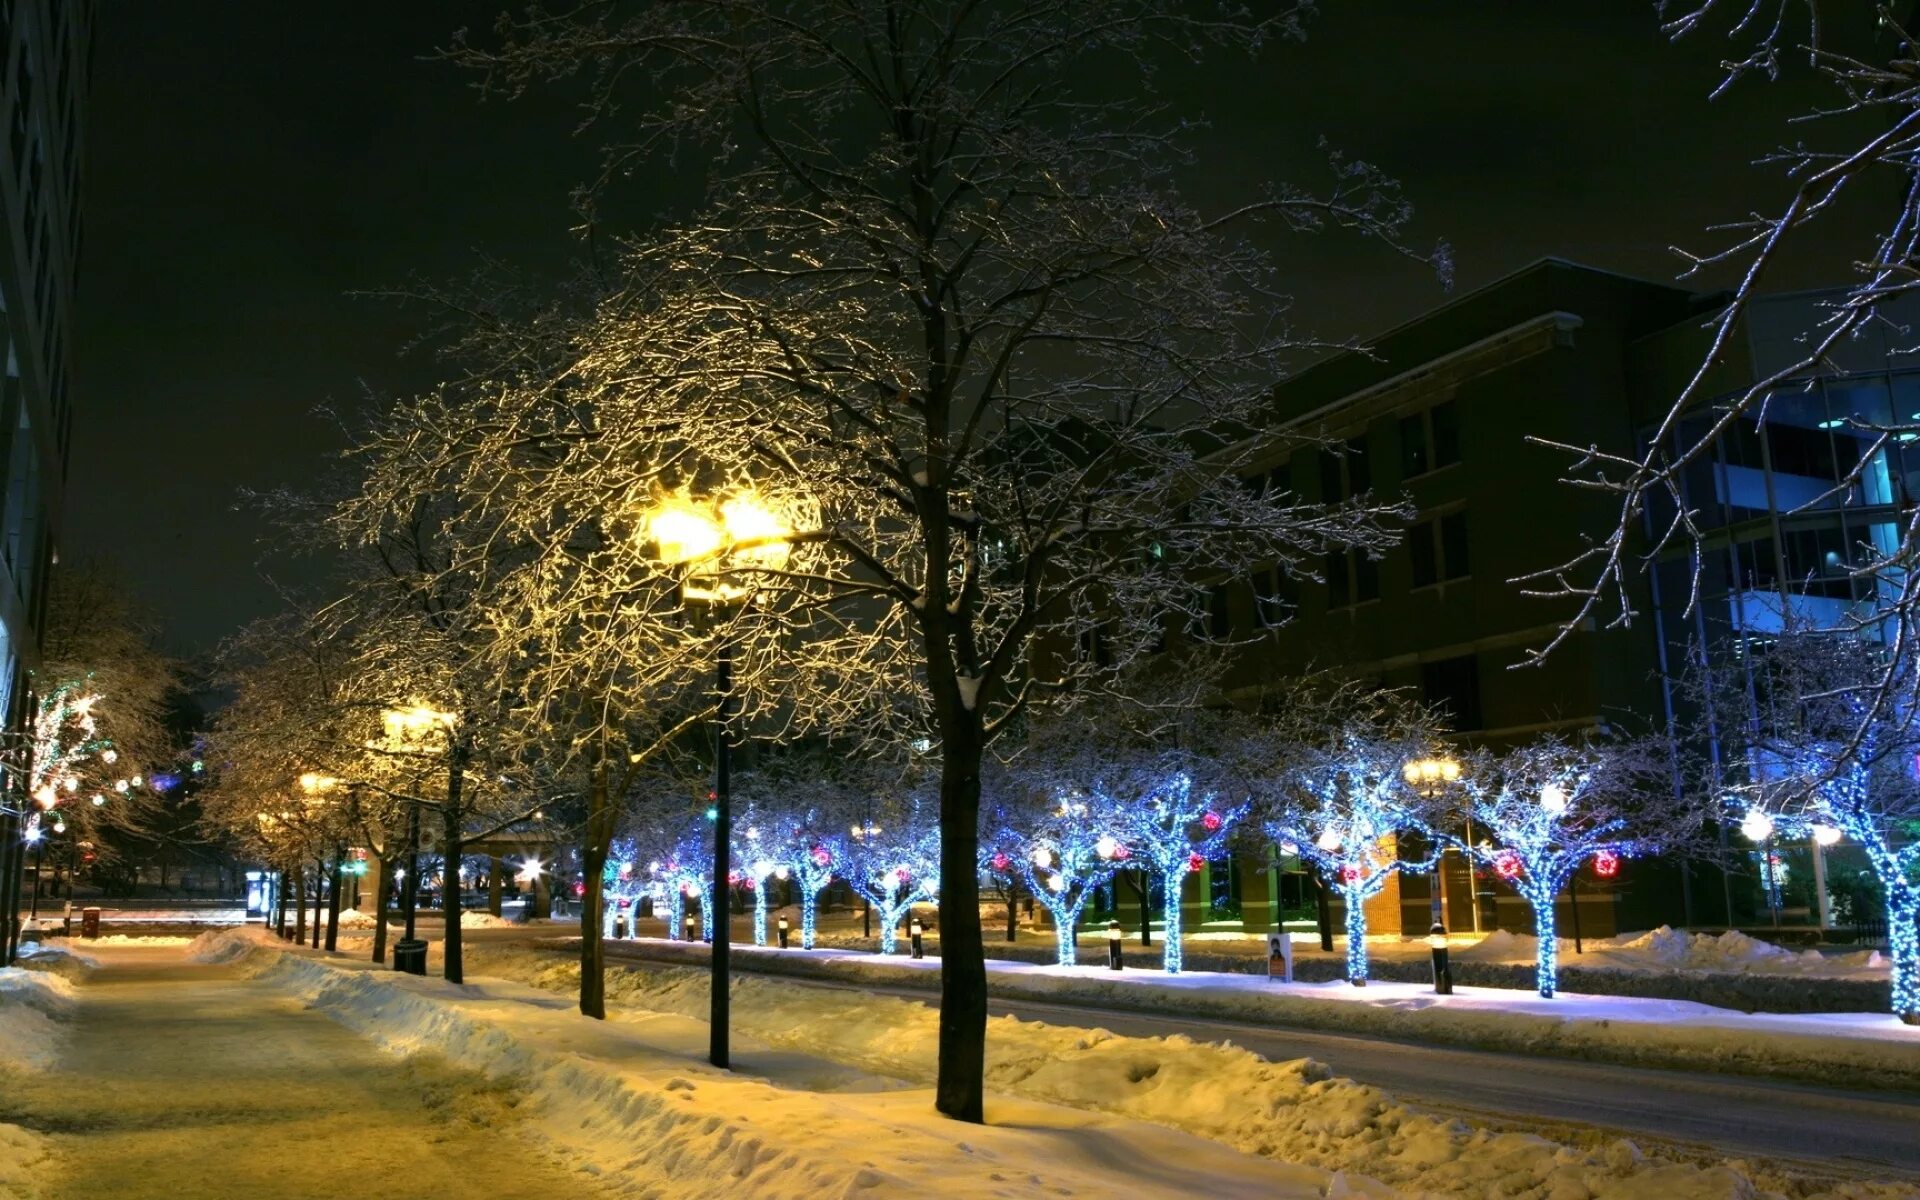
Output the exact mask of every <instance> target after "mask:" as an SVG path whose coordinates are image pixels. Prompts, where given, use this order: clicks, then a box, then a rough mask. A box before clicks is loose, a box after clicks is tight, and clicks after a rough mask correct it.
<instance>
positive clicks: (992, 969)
mask: <svg viewBox="0 0 1920 1200" xmlns="http://www.w3.org/2000/svg"><path fill="white" fill-rule="evenodd" d="M609 945H613V946H631V947H634V948H635V949H636V950H638V951H639V952H641V953H643V954H647V955H651V956H657V957H660V958H663V959H666V960H668V961H682V962H693V961H704V959H705V955H706V951H705V947H704V946H690V945H688V944H687V943H684V942H670V941H661V940H656V939H645V938H643V939H636V940H633V941H628V942H618V943H609ZM733 949H734V955H735V962H736V963H737V965H738V966H739V968H740V969H742V970H757V971H766V972H770V973H778V974H788V975H795V976H799V977H801V978H807V977H813V978H822V979H834V980H851V981H855V982H868V983H875V984H883V985H887V986H892V987H911V988H920V989H928V990H931V989H934V988H937V987H938V979H939V972H940V963H939V960H938V959H918V960H916V959H911V958H906V957H900V956H896V957H892V958H882V957H880V956H877V955H873V954H861V953H848V952H846V951H837V950H778V949H772V948H768V947H756V946H735V947H734V948H733ZM987 972H988V981H989V987H990V989H991V990H992V992H993V993H994V994H995V995H997V996H1003V997H1007V998H1010V999H1026V1000H1045V1001H1051V1002H1054V1003H1065V1004H1079V1005H1086V1006H1090V1007H1097V1008H1108V1009H1119V1010H1124V1011H1129V1012H1149V1013H1151V1012H1165V1013H1172V1014H1177V1015H1180V1016H1191V1017H1212V1018H1216V1019H1222V1020H1233V1021H1246V1022H1251V1023H1256V1024H1271V1025H1280V1026H1286V1027H1290V1028H1298V1029H1315V1030H1324V1031H1330V1032H1348V1033H1361V1034H1367V1035H1372V1036H1378V1037H1391V1038H1400V1039H1410V1040H1415V1041H1425V1042H1433V1043H1439V1044H1446V1045H1458V1046H1470V1047H1473V1048H1476V1049H1484V1050H1503V1051H1511V1052H1515V1053H1522V1054H1553V1055H1558V1056H1561V1057H1568V1058H1586V1059H1594V1060H1599V1061H1607V1062H1617V1063H1623V1064H1630V1065H1641V1066H1678V1067H1687V1068H1695V1069H1711V1070H1717V1071H1731V1072H1736V1073H1741V1074H1752V1075H1773V1076H1784V1077H1789V1078H1797V1079H1809V1080H1820V1081H1827V1080H1832V1079H1835V1078H1844V1079H1846V1080H1847V1081H1848V1083H1849V1084H1850V1085H1852V1086H1856V1087H1871V1086H1878V1087H1889V1088H1902V1089H1913V1088H1916V1087H1920V1028H1916V1027H1914V1026H1909V1025H1904V1024H1902V1023H1901V1022H1900V1021H1899V1020H1898V1019H1896V1018H1895V1017H1893V1016H1890V1015H1887V1014H1880V1013H1806V1014H1782V1013H1743V1012H1737V1011H1734V1010H1731V1009H1724V1008H1713V1007H1710V1006H1708V1005H1705V1004H1697V1003H1693V1002H1691V1001H1685V1000H1652V999H1644V998H1639V997H1631V996H1583V995H1576V994H1572V993H1565V992H1563V993H1561V994H1560V995H1559V996H1558V997H1556V998H1555V999H1552V1000H1546V999H1542V998H1541V997H1540V996H1538V995H1536V994H1535V993H1532V992H1523V991H1518V990H1506V989H1496V988H1469V987H1456V988H1455V990H1454V994H1453V995H1451V996H1439V995H1435V994H1434V991H1433V987H1432V985H1431V984H1411V983H1388V982H1381V981H1375V982H1372V983H1369V984H1368V985H1367V986H1366V987H1364V988H1357V987H1354V986H1352V985H1351V984H1347V983H1291V984H1289V983H1280V982H1277V981H1272V980H1269V979H1267V978H1266V977H1265V976H1260V975H1244V974H1231V973H1216V972H1208V971H1189V972H1186V973H1184V974H1181V975H1167V974H1164V973H1163V972H1161V971H1159V970H1157V969H1152V968H1149V969H1143V970H1125V971H1120V972H1112V971H1107V970H1105V969H1102V968H1094V967H1084V966H1083V967H1061V966H1051V965H1038V964H1032V963H1017V962H1007V961H1001V960H989V961H988V963H987Z"/></svg>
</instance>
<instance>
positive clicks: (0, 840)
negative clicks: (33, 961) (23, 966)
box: [0, 812, 26, 966]
mask: <svg viewBox="0 0 1920 1200" xmlns="http://www.w3.org/2000/svg"><path fill="white" fill-rule="evenodd" d="M25 852H26V848H25V847H24V846H22V845H21V843H20V816H19V814H18V813H13V812H8V813H6V815H5V818H4V820H0V925H3V926H4V928H0V965H4V966H12V965H13V957H14V949H15V946H16V942H15V937H16V935H17V933H18V930H17V929H16V927H15V922H14V917H15V916H16V915H17V914H18V912H19V911H20V905H19V892H18V890H17V889H16V888H15V887H14V882H13V872H14V865H15V864H16V863H17V862H18V861H19V859H20V857H21V855H23V854H24V853H25Z"/></svg>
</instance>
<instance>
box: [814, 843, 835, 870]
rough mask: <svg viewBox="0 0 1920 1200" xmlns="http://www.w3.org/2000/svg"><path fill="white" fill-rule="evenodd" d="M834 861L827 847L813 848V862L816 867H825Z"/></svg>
mask: <svg viewBox="0 0 1920 1200" xmlns="http://www.w3.org/2000/svg"><path fill="white" fill-rule="evenodd" d="M832 861H833V855H831V854H829V853H828V852H827V848H826V847H825V846H815V847H814V848H813V862H814V865H815V866H820V867H824V866H826V865H827V864H828V863H830V862H832Z"/></svg>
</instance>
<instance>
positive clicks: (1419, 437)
mask: <svg viewBox="0 0 1920 1200" xmlns="http://www.w3.org/2000/svg"><path fill="white" fill-rule="evenodd" d="M1459 461H1460V417H1459V412H1458V410H1457V409H1455V408H1454V406H1453V401H1451V400H1449V401H1447V402H1446V403H1444V404H1436V405H1434V406H1433V407H1432V408H1429V409H1427V410H1426V411H1424V412H1417V413H1414V414H1412V415H1411V416H1405V417H1401V418H1400V478H1402V479H1412V478H1414V477H1416V476H1419V475H1425V474H1426V473H1427V472H1428V471H1437V470H1439V469H1440V468H1441V467H1450V466H1452V465H1453V464H1454V463H1457V462H1459Z"/></svg>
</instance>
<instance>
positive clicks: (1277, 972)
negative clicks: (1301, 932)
mask: <svg viewBox="0 0 1920 1200" xmlns="http://www.w3.org/2000/svg"><path fill="white" fill-rule="evenodd" d="M1267 978H1268V979H1278V980H1280V981H1281V982H1282V983H1292V982H1293V938H1292V937H1291V936H1289V935H1288V933H1287V931H1286V930H1285V929H1283V928H1280V927H1278V926H1276V927H1275V928H1273V929H1272V930H1270V931H1268V933H1267Z"/></svg>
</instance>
